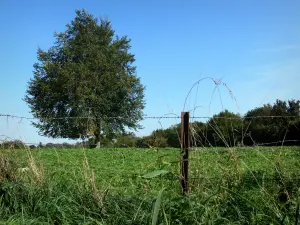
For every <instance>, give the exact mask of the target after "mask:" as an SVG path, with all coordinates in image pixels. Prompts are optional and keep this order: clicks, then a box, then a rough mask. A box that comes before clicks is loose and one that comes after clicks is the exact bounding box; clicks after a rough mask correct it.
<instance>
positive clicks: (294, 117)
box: [0, 99, 300, 149]
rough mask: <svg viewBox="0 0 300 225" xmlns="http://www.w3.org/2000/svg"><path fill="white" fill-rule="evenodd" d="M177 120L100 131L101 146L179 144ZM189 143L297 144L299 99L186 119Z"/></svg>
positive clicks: (89, 143) (17, 144) (14, 144)
mask: <svg viewBox="0 0 300 225" xmlns="http://www.w3.org/2000/svg"><path fill="white" fill-rule="evenodd" d="M180 134H181V124H176V125H173V126H171V127H169V128H167V129H157V130H155V131H153V132H152V133H151V134H150V135H148V136H144V137H137V136H136V135H135V134H134V133H132V132H123V133H119V134H115V135H114V138H113V139H111V138H110V136H105V135H102V136H101V138H100V140H101V147H105V148H151V147H156V148H165V147H172V148H180ZM190 134H191V140H190V142H191V146H197V147H204V146H208V147H209V146H225V147H232V146H253V145H300V141H299V140H300V101H299V100H293V99H292V100H288V101H281V100H277V101H276V102H275V103H274V104H273V105H271V104H265V105H263V106H261V107H257V108H255V109H252V110H250V111H248V112H247V113H246V114H245V115H244V116H241V115H239V114H235V113H233V112H229V111H228V110H224V111H222V112H220V113H218V114H216V115H214V116H213V117H212V118H210V119H209V120H208V121H206V122H201V121H195V122H192V123H190ZM96 143H97V140H95V138H90V139H88V140H86V141H81V142H77V143H75V144H70V143H60V144H58V143H46V144H42V143H39V144H38V145H25V144H24V143H23V142H22V141H20V140H14V141H3V142H1V143H0V148H1V149H9V148H11V149H22V148H25V147H29V148H30V149H34V148H48V149H49V148H57V149H59V148H63V149H67V148H83V147H84V148H94V147H96Z"/></svg>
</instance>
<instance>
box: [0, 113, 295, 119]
mask: <svg viewBox="0 0 300 225" xmlns="http://www.w3.org/2000/svg"><path fill="white" fill-rule="evenodd" d="M0 117H7V118H12V119H20V120H23V119H24V120H65V119H92V120H101V119H126V118H130V117H129V116H128V117H122V116H118V117H109V116H107V117H102V118H94V117H88V116H82V117H80V116H79V117H72V116H70V117H45V118H43V117H41V118H34V117H26V116H16V115H12V114H0ZM180 118H181V116H144V117H143V118H142V119H143V120H145V119H180ZM211 118H213V119H228V120H240V119H259V118H270V119H274V118H300V115H298V116H288V115H282V116H276V115H274V116H245V117H241V118H238V117H221V116H191V117H190V119H211Z"/></svg>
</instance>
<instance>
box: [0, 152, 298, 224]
mask: <svg viewBox="0 0 300 225" xmlns="http://www.w3.org/2000/svg"><path fill="white" fill-rule="evenodd" d="M0 157H1V159H2V160H1V165H0V172H1V173H2V176H0V204H1V205H0V207H1V208H0V218H1V219H0V224H1V221H2V223H3V224H43V223H44V224H297V223H298V217H299V204H300V203H299V196H300V195H299V194H300V190H299V185H300V170H299V168H300V148H299V147H255V148H230V149H229V148H199V149H196V150H193V151H191V153H190V160H189V195H188V196H182V195H181V191H180V184H179V173H180V171H179V164H180V163H179V158H180V151H179V149H128V148H124V149H72V150H69V149H68V150H66V149H40V150H39V149H35V150H31V151H29V150H25V149H24V150H1V156H0Z"/></svg>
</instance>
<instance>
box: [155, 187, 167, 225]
mask: <svg viewBox="0 0 300 225" xmlns="http://www.w3.org/2000/svg"><path fill="white" fill-rule="evenodd" d="M163 191H164V188H163V189H161V190H160V191H159V193H158V196H157V198H156V201H155V205H154V210H153V215H152V225H156V224H157V219H158V213H159V209H160V205H161V196H162V193H163Z"/></svg>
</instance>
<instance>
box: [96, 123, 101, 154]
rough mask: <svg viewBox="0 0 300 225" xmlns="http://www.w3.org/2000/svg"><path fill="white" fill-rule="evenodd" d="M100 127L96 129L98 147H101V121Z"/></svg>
mask: <svg viewBox="0 0 300 225" xmlns="http://www.w3.org/2000/svg"><path fill="white" fill-rule="evenodd" d="M98 129H99V130H98ZM98 129H97V130H96V134H95V142H96V148H101V121H100V123H99V127H98Z"/></svg>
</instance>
